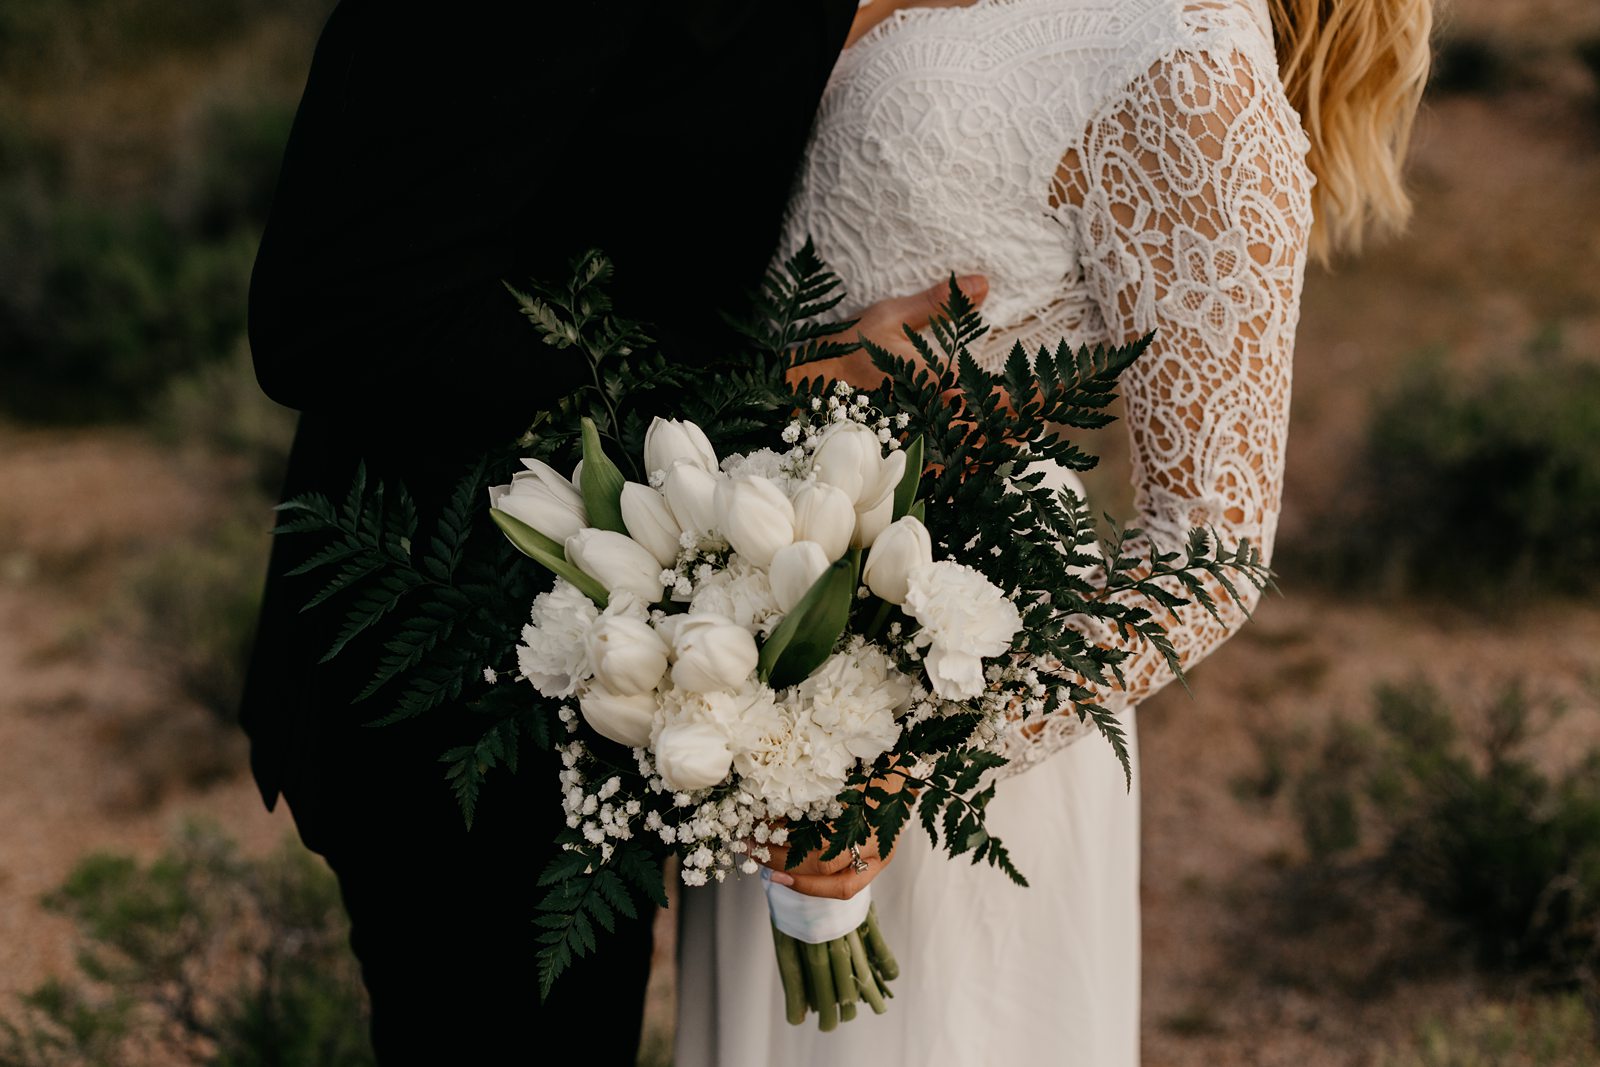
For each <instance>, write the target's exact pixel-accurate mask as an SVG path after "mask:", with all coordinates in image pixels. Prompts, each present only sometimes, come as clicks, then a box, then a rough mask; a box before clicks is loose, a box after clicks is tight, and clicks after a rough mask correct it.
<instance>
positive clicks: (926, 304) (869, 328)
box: [789, 274, 989, 389]
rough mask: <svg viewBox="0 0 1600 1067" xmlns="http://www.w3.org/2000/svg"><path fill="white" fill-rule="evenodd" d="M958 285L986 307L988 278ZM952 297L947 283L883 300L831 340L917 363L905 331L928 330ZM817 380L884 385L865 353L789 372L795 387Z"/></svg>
mask: <svg viewBox="0 0 1600 1067" xmlns="http://www.w3.org/2000/svg"><path fill="white" fill-rule="evenodd" d="M956 284H957V285H958V286H959V287H960V289H961V291H962V292H963V293H965V294H966V295H967V298H968V299H970V300H971V301H972V302H973V303H974V304H976V305H978V306H979V307H982V306H983V301H984V298H985V297H987V296H988V295H989V280H988V279H987V278H985V277H984V276H983V275H981V274H968V275H966V276H965V277H961V278H957V279H956ZM949 297H950V283H949V282H947V281H945V282H940V283H939V284H937V285H931V286H929V287H928V288H926V289H924V290H923V291H922V292H920V293H913V294H911V295H910V296H897V297H891V298H890V299H888V300H880V301H878V302H877V303H876V304H873V305H872V306H871V307H869V308H867V309H866V310H865V311H863V312H861V314H860V316H859V317H858V321H857V322H856V324H855V326H854V328H853V330H852V331H850V332H845V331H841V332H840V333H838V334H836V335H835V336H834V337H833V338H832V339H833V340H838V341H871V342H872V343H873V344H875V345H878V346H879V347H881V348H886V349H888V350H889V351H890V352H893V353H894V354H895V355H897V356H901V357H903V358H906V359H914V358H916V355H917V351H916V349H914V348H912V347H911V342H910V341H908V340H906V335H905V327H907V326H909V327H911V328H912V329H913V330H920V329H923V328H924V327H926V326H927V325H928V323H929V322H930V321H931V320H932V318H933V316H934V315H936V314H938V313H939V310H940V308H941V307H943V305H944V303H945V301H946V300H948V299H949ZM818 377H821V378H828V379H837V380H841V381H846V382H849V383H850V384H851V385H853V386H855V387H856V388H857V389H876V388H877V387H878V386H879V385H881V384H882V383H883V379H884V373H883V372H882V371H880V370H879V369H878V368H877V367H874V366H873V365H872V357H871V356H869V355H868V354H867V353H866V351H865V350H860V351H856V352H852V353H850V354H849V355H848V356H838V357H836V358H834V359H824V360H818V361H817V362H815V363H806V364H802V365H801V366H798V367H793V368H790V370H789V381H790V382H791V383H794V384H798V383H800V382H802V381H804V380H805V379H807V378H818Z"/></svg>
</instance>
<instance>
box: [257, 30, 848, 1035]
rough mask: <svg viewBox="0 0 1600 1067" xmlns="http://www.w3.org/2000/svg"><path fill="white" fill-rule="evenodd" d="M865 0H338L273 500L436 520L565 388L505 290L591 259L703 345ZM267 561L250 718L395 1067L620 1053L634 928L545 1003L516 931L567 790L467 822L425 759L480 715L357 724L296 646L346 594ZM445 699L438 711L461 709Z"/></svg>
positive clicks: (267, 384)
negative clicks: (474, 465)
mask: <svg viewBox="0 0 1600 1067" xmlns="http://www.w3.org/2000/svg"><path fill="white" fill-rule="evenodd" d="M855 7H856V5H855V3H854V0H797V2H783V0H759V2H756V0H719V2H714V0H672V2H663V0H606V2H602V3H591V2H587V0H583V2H578V3H571V4H554V3H541V2H538V0H534V2H527V0H524V2H521V3H505V4H499V3H488V2H485V0H456V2H455V3H452V4H444V3H419V2H410V3H407V2H397V0H390V2H387V3H384V2H379V0H344V2H343V3H341V4H340V5H339V7H338V9H337V10H336V11H335V12H334V14H333V16H332V17H331V18H330V20H329V22H328V25H327V28H326V29H325V30H324V32H323V35H322V39H321V41H320V43H319V44H318V47H317V52H316V58H315V61H314V63H313V66H312V70H311V75H310V78H309V80H308V82H307V85H306V91H305V97H304V99H303V101H302V103H301V106H300V111H299V114H298V115H297V117H296V120H295V125H294V132H293V134H292V136H291V138H290V142H289V146H288V150H287V152H286V154H285V158H284V164H283V172H282V178H281V180H280V183H279V187H278V192H277V198H276V201H275V203H274V206H273V210H272V216H271V219H270V221H269V223H268V226H267V230H266V234H265V236H264V237H263V239H262V243H261V251H260V255H259V258H258V260H257V263H256V271H255V276H254V279H253V281H252V286H251V294H250V341H251V347H252V350H253V352H254V355H255V362H256V370H257V374H258V377H259V378H260V381H261V385H262V388H263V389H265V390H266V392H267V393H268V394H269V395H270V396H272V397H273V398H274V399H276V400H278V401H280V402H281V403H284V404H287V405H288V406H290V407H293V408H297V409H299V410H300V412H301V420H300V429H299V433H298V435H297V437H296V440H295V445H294V451H293V455H292V458H291V461H290V467H289V475H288V484H287V486H286V488H285V496H290V495H294V494H299V493H303V492H307V491H312V490H315V491H321V492H325V493H338V492H340V491H341V490H342V489H343V487H344V486H345V485H347V484H348V480H349V478H350V477H351V474H352V473H353V471H354V469H355V466H356V463H357V461H358V459H360V458H365V459H366V461H367V464H368V466H369V468H371V469H373V470H374V472H375V473H376V474H378V475H382V476H386V477H397V478H402V479H404V480H405V481H406V482H407V483H408V484H409V485H410V487H411V488H412V490H413V492H414V493H415V495H416V496H417V498H418V502H419V506H420V509H421V511H422V517H423V521H424V523H426V522H428V521H429V519H430V515H431V513H432V512H433V511H434V510H435V509H436V508H437V506H438V504H439V502H440V500H441V499H442V497H443V495H444V492H445V490H446V488H447V487H448V486H449V484H450V483H451V482H452V481H453V480H454V479H455V478H456V477H457V476H458V475H459V473H460V472H461V470H462V469H463V462H464V461H465V460H466V458H468V457H469V456H470V455H471V454H472V453H474V452H475V451H477V450H479V449H481V448H483V447H485V446H487V445H489V444H492V443H495V442H498V441H502V440H506V439H509V438H510V437H512V436H514V435H515V434H517V433H518V432H520V431H521V430H522V428H523V427H525V426H526V425H527V423H528V422H529V420H530V418H531V417H532V416H533V414H534V413H535V412H537V411H538V410H539V409H540V408H541V407H543V406H545V405H548V404H549V403H551V402H552V401H553V400H554V399H556V398H557V397H558V396H560V395H561V394H562V393H563V392H564V391H566V390H567V389H569V388H570V387H571V386H572V385H573V384H574V383H575V381H576V380H577V375H578V374H579V373H580V372H581V370H582V366H581V365H580V364H579V363H577V362H576V361H575V359H574V357H573V356H572V355H571V354H566V353H559V352H555V351H552V350H548V349H542V348H540V346H539V345H538V344H537V343H536V341H535V338H536V334H535V333H534V332H533V330H532V328H531V327H530V326H529V325H528V324H527V323H526V322H525V321H524V320H523V319H522V318H521V317H520V315H519V314H518V313H517V310H516V308H515V306H514V304H513V303H512V302H511V300H510V298H509V297H508V296H507V294H506V293H505V290H504V289H503V288H502V286H501V279H510V280H518V279H522V278H525V277H527V276H529V275H544V276H555V275H559V274H560V273H561V272H562V271H563V270H564V269H565V267H566V264H567V262H568V261H569V259H570V258H571V257H572V256H573V255H574V254H575V253H576V252H578V251H581V250H582V249H584V248H586V247H590V246H599V247H603V248H605V249H606V250H607V251H608V252H609V253H610V254H611V255H612V257H613V258H614V259H615V260H616V263H617V266H618V285H617V293H618V298H619V301H621V302H622V305H623V307H624V309H625V310H626V311H628V312H629V313H630V314H632V315H633V316H635V317H639V318H644V319H648V320H652V321H653V322H654V323H655V324H656V325H657V326H658V331H657V332H658V335H659V336H660V337H661V338H662V340H663V342H664V343H665V344H666V345H667V346H668V347H669V349H673V350H676V351H678V352H680V353H683V354H684V355H685V357H689V358H692V355H693V352H694V350H695V348H696V347H705V346H709V345H714V344H716V343H717V342H716V340H715V334H716V332H717V330H718V327H717V325H716V323H717V318H716V316H715V312H716V310H717V309H718V308H728V307H729V306H730V305H732V304H734V303H736V302H737V301H738V300H739V299H741V298H742V297H743V296H744V295H745V294H746V293H748V292H749V291H750V290H751V289H753V287H754V286H755V285H756V284H757V283H758V281H759V278H760V273H761V270H762V267H763V266H764V265H765V263H766V261H767V259H768V257H769V255H770V254H771V250H772V248H773V246H774V244H775V243H776V237H777V229H778V222H779V219H780V215H781V212H782V208H783V203H784V200H785V198H786V195H787V193H788V190H789V186H790V182H791V178H792V175H793V172H794V169H795V165H796V163H797V161H798V158H799V154H800V151H801V149H802V148H803V146H804V143H805V137H806V133H807V130H808V128H809V126H810V123H811V119H812V114H813V111H814V109H815V106H816V102H817V98H818V96H819V95H820V92H821V89H822V86H823V84H824V83H825V82H826V80H827V76H828V73H829V71H830V70H831V68H832V65H833V63H834V60H835V59H836V58H837V56H838V53H839V50H840V48H841V46H842V44H843V40H844V35H845V32H846V29H847V27H848V25H849V22H850V18H851V15H852V14H853V12H854V10H855ZM304 551H305V549H304V548H302V547H301V546H299V545H297V544H295V543H294V540H293V539H290V540H288V541H284V542H280V544H279V545H278V546H277V548H276V550H275V552H274V555H273V561H272V566H271V570H270V573H269V576H268V582H267V591H266V602H265V605H264V607H263V611H262V620H261V627H260V636H259V639H258V644H257V647H256V651H255V656H254V660H253V663H252V668H251V673H250V679H249V683H248V686H247V692H246V694H245V699H244V705H243V711H242V718H243V722H244V725H245V728H246V730H247V731H248V732H249V734H250V737H251V741H252V750H251V752H252V763H253V766H254V770H255V774H256V780H257V782H258V783H259V784H260V786H261V791H262V795H263V796H264V797H265V799H266V801H267V803H268V805H269V806H270V805H272V804H273V803H275V802H276V799H277V797H278V795H279V794H280V793H281V794H282V795H283V796H285V797H286V798H287V800H288V802H289V805H290V807H291V809H292V810H293V812H294V816H295V821H296V825H297V826H298V827H299V830H300V833H301V836H302V837H303V838H304V839H305V841H306V843H307V844H308V845H309V846H310V847H312V848H313V849H316V850H317V851H318V852H321V853H322V854H324V855H325V856H326V857H327V858H328V860H329V862H330V863H331V865H332V866H333V868H334V870H335V871H336V872H337V873H338V875H339V879H340V884H341V888H342V890H343V893H344V898H345V902H346V905H347V907H348V908H349V911H350V914H351V917H352V921H353V933H352V941H353V943H354V946H355V949H356V952H357V954H358V956H359V957H360V959H361V963H362V968H363V974H364V977H365V980H366V982H367V985H368V988H369V989H370V991H371V993H372V1001H373V1031H374V1040H375V1043H376V1045H377V1048H378V1051H379V1055H380V1057H381V1058H382V1059H383V1060H384V1062H385V1063H402V1062H404V1063H433V1062H438V1063H450V1064H455V1063H470V1064H480V1063H481V1064H498V1063H525V1062H532V1061H540V1060H543V1059H544V1057H545V1052H546V1050H547V1049H548V1050H549V1053H550V1056H551V1058H554V1057H555V1056H556V1055H558V1054H559V1053H557V1052H556V1050H555V1048H553V1047H552V1045H553V1044H554V1043H555V1042H558V1041H561V1040H562V1039H563V1038H568V1037H570V1038H575V1039H576V1040H578V1041H580V1042H582V1043H583V1045H582V1046H580V1047H584V1046H587V1047H595V1044H596V1043H598V1049H599V1056H598V1058H596V1059H595V1060H594V1062H597V1063H602V1064H608V1063H615V1064H624V1063H626V1064H631V1063H632V1062H633V1055H634V1048H635V1046H636V1045H637V1040H638V1032H639V1031H638V1025H639V1016H640V1011H641V1004H642V998H643V987H644V980H645V977H646V974H647V969H648V956H649V950H650V937H649V929H648V923H647V922H644V921H641V922H638V923H634V924H631V925H629V926H627V927H625V928H624V929H622V930H621V931H620V932H619V934H618V935H617V936H616V937H614V938H613V939H612V941H611V943H610V944H609V945H606V946H603V951H602V953H601V955H600V957H599V959H598V961H593V960H591V961H589V962H587V963H586V964H584V965H581V966H580V967H578V968H577V969H575V970H574V971H573V972H571V973H569V974H568V975H567V976H566V977H565V978H564V979H563V980H562V983H561V984H560V985H559V986H558V987H557V990H556V993H555V994H554V996H553V998H552V1000H551V1001H550V1002H549V1003H547V1004H546V1005H545V1006H544V1007H543V1008H541V1007H540V1004H539V998H538V993H537V988H536V984H535V980H534V967H533V953H534V944H533V932H534V928H533V926H532V924H531V922H530V921H529V915H530V909H531V903H532V901H533V900H534V899H535V897H536V892H537V891H536V889H535V887H534V884H533V880H534V876H535V875H536V873H537V871H538V869H539V868H540V866H541V865H542V863H543V862H544V860H545V859H546V857H547V854H548V842H549V841H550V839H551V838H552V837H553V836H554V834H555V832H556V829H557V826H558V823H559V820H560V808H559V800H558V794H557V791H556V786H555V784H554V775H555V772H554V770H553V769H551V767H549V766H547V765H546V764H544V763H541V762H539V761H537V760H528V761H527V763H526V765H525V766H524V767H523V768H522V771H521V774H520V775H518V776H516V777H514V778H513V777H509V776H504V775H502V776H501V777H500V779H499V780H498V781H495V782H494V783H492V785H491V786H490V787H489V788H488V789H487V791H486V794H485V795H484V797H483V798H482V800H481V802H480V810H479V817H478V821H477V824H476V826H475V827H474V829H473V830H472V831H471V832H470V834H469V833H468V832H467V831H465V830H464V829H463V827H462V823H461V817H460V815H459V813H458V812H457V810H456V808H455V805H454V802H453V800H452V799H451V797H450V796H449V794H448V792H447V790H446V787H445V784H444V781H443V778H442V776H441V766H440V764H439V762H438V758H439V755H440V753H442V752H443V751H444V750H445V749H446V748H447V747H449V746H451V745H454V744H460V743H463V741H465V740H466V739H467V738H469V737H471V736H472V735H473V733H474V724H473V723H471V722H466V721H463V719H464V716H463V715H461V714H460V713H459V710H457V709H451V708H444V709H440V710H439V711H436V712H434V713H431V714H429V715H426V716H423V717H422V718H420V719H418V720H414V721H412V722H408V723H404V724H401V725H398V726H391V727H384V728H380V729H368V728H364V727H362V726H361V723H362V722H364V721H365V720H367V719H369V718H372V717H374V716H375V715H376V714H378V713H380V712H381V711H382V710H383V709H382V708H381V707H380V706H377V705H376V704H375V703H373V702H367V703H365V704H362V705H359V706H357V707H354V708H352V707H351V706H350V703H349V701H350V698H351V696H352V695H353V694H354V693H355V692H356V691H357V690H358V689H359V688H360V685H361V684H362V682H364V680H365V679H364V678H362V677H361V674H362V672H361V671H360V670H359V669H357V668H356V667H355V666H353V665H350V664H341V663H338V662H335V663H334V664H332V665H328V666H322V667H319V666H316V662H317V660H318V658H319V657H320V655H321V653H322V652H323V650H324V649H325V648H326V647H327V644H328V638H329V636H330V634H329V631H330V628H331V627H333V626H334V625H335V624H336V623H337V616H338V612H337V610H333V609H324V610H318V611H313V612H311V613H309V614H307V615H298V614H297V610H296V609H297V608H298V605H299V604H301V603H303V602H304V600H305V599H306V598H307V596H308V595H309V594H310V593H311V592H313V591H314V589H313V586H312V585H310V584H307V583H308V582H309V581H310V580H309V579H303V578H301V579H296V578H289V577H287V576H286V574H285V572H286V571H287V570H289V569H290V568H291V567H292V566H293V565H294V564H295V562H296V561H297V558H298V557H299V555H300V553H302V552H304ZM452 712H455V713H454V714H453V713H452Z"/></svg>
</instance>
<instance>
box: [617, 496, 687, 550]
mask: <svg viewBox="0 0 1600 1067" xmlns="http://www.w3.org/2000/svg"><path fill="white" fill-rule="evenodd" d="M622 524H623V525H624V526H626V527H627V528H628V535H629V536H630V537H632V538H633V539H634V540H635V541H637V542H639V543H640V544H641V545H643V546H644V547H645V548H648V549H649V550H650V554H651V555H652V556H654V557H655V558H656V562H657V563H659V564H661V565H662V566H663V567H671V566H672V565H673V564H675V563H677V562H678V538H679V536H681V535H682V533H683V530H682V529H681V528H679V526H678V520H677V519H675V518H673V517H672V510H671V509H670V508H668V507H667V500H666V498H665V497H663V496H662V495H661V494H660V493H658V492H656V491H655V490H654V489H652V488H650V487H649V486H648V485H640V484H639V483H638V482H629V483H628V484H627V485H624V486H623V487H622Z"/></svg>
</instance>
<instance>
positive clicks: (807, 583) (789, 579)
mask: <svg viewBox="0 0 1600 1067" xmlns="http://www.w3.org/2000/svg"><path fill="white" fill-rule="evenodd" d="M831 562H832V561H831V560H829V559H828V554H827V553H826V552H824V551H823V550H822V546H821V545H819V544H817V543H816V542H815V541H796V542H795V543H794V544H792V545H789V546H788V547H786V548H780V549H778V551H777V554H776V555H774V556H773V557H772V569H771V570H770V571H769V572H768V574H767V577H768V578H769V579H770V580H771V582H772V598H773V599H774V600H776V601H777V602H778V610H779V611H781V612H783V613H784V614H785V615H787V614H788V613H789V612H791V611H793V610H794V606H795V605H796V604H798V603H800V599H801V598H802V597H804V596H805V595H806V594H807V593H809V592H810V591H811V587H812V586H813V585H816V584H817V579H818V578H821V577H822V574H823V572H824V571H826V570H827V569H828V566H829V564H830V563H831Z"/></svg>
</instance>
